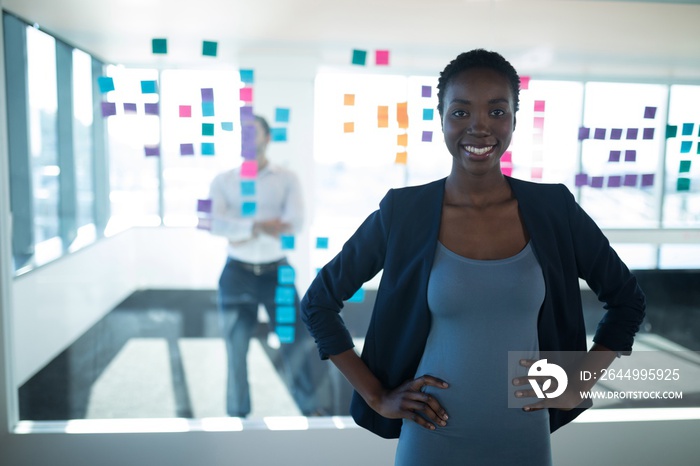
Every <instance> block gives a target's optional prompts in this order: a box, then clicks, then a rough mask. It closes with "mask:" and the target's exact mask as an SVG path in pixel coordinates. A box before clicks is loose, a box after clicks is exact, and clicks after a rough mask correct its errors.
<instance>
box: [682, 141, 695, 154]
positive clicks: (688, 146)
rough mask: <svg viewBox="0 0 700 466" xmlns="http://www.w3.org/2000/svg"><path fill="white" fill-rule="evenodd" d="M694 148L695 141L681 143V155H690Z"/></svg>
mask: <svg viewBox="0 0 700 466" xmlns="http://www.w3.org/2000/svg"><path fill="white" fill-rule="evenodd" d="M692 147H693V141H681V154H689V153H690V149H691V148H692Z"/></svg>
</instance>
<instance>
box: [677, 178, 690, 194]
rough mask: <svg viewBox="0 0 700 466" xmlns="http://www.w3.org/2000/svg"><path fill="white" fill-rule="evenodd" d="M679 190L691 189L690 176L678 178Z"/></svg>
mask: <svg viewBox="0 0 700 466" xmlns="http://www.w3.org/2000/svg"><path fill="white" fill-rule="evenodd" d="M676 190H677V191H690V178H678V183H676Z"/></svg>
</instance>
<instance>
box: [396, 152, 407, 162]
mask: <svg viewBox="0 0 700 466" xmlns="http://www.w3.org/2000/svg"><path fill="white" fill-rule="evenodd" d="M394 163H396V164H399V165H406V164H407V163H408V152H397V153H396V158H395V159H394Z"/></svg>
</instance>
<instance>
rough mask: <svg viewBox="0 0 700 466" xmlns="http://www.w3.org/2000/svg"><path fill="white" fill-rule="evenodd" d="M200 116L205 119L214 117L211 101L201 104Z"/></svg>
mask: <svg viewBox="0 0 700 466" xmlns="http://www.w3.org/2000/svg"><path fill="white" fill-rule="evenodd" d="M202 116H205V117H210V116H214V102H211V101H204V102H202Z"/></svg>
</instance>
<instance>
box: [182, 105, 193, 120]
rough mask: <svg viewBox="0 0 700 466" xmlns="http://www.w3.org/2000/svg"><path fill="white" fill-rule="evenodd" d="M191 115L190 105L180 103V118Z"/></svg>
mask: <svg viewBox="0 0 700 466" xmlns="http://www.w3.org/2000/svg"><path fill="white" fill-rule="evenodd" d="M191 117H192V106H191V105H180V118H191Z"/></svg>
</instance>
